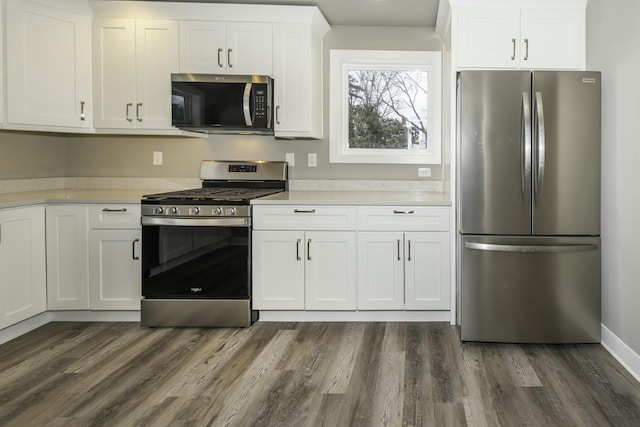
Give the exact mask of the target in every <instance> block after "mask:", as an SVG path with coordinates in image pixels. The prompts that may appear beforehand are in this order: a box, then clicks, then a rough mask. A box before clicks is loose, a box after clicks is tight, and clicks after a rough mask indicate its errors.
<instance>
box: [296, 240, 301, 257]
mask: <svg viewBox="0 0 640 427" xmlns="http://www.w3.org/2000/svg"><path fill="white" fill-rule="evenodd" d="M300 243H301V240H300V239H298V241H297V242H296V259H297V260H298V261H300V260H302V257H301V256H300Z"/></svg>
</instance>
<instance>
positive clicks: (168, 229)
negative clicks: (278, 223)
mask: <svg viewBox="0 0 640 427" xmlns="http://www.w3.org/2000/svg"><path fill="white" fill-rule="evenodd" d="M200 177H201V179H202V180H203V187H202V188H196V189H192V190H185V191H174V192H169V193H160V194H149V195H146V196H144V197H143V199H142V201H141V204H142V206H141V208H142V219H141V222H142V297H143V298H142V304H141V306H142V308H141V310H142V311H141V319H142V325H143V326H224V327H242V326H249V325H251V324H252V323H253V322H255V321H256V320H257V317H258V312H257V311H254V310H252V306H251V205H250V201H251V199H254V198H257V197H262V196H265V195H268V194H273V193H277V192H280V191H284V190H285V189H286V187H287V165H286V163H285V162H245V161H238V162H221V161H212V160H208V161H203V162H202V164H201V168H200Z"/></svg>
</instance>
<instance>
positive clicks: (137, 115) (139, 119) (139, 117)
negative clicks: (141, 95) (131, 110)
mask: <svg viewBox="0 0 640 427" xmlns="http://www.w3.org/2000/svg"><path fill="white" fill-rule="evenodd" d="M141 109H142V102H139V103H137V104H136V120H137V121H139V122H141V121H142V117H141V116H140V110H141Z"/></svg>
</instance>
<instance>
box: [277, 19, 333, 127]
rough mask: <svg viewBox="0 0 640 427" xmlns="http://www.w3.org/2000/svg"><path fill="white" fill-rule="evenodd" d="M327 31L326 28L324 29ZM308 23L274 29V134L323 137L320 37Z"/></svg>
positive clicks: (281, 25) (321, 35)
mask: <svg viewBox="0 0 640 427" xmlns="http://www.w3.org/2000/svg"><path fill="white" fill-rule="evenodd" d="M325 30H326V31H328V26H327V27H326V28H325ZM325 30H321V31H320V32H314V31H313V28H312V27H311V26H310V25H307V24H275V25H274V26H273V79H274V106H275V107H274V108H275V114H274V120H275V124H274V127H275V135H276V137H282V138H322V135H323V120H322V99H323V98H322V92H323V91H322V37H323V36H324V34H325V33H326V31H325Z"/></svg>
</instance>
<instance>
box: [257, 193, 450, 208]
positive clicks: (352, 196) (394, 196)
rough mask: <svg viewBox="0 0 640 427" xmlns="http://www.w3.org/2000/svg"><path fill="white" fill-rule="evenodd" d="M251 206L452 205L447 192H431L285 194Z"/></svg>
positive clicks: (262, 198) (258, 201) (258, 200)
mask: <svg viewBox="0 0 640 427" xmlns="http://www.w3.org/2000/svg"><path fill="white" fill-rule="evenodd" d="M251 204H252V205H296V204H297V205H372V206H375V205H406V206H451V198H450V197H449V194H448V193H443V192H430V191H285V192H282V193H276V194H272V195H270V196H265V197H261V198H259V199H254V200H252V201H251Z"/></svg>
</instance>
